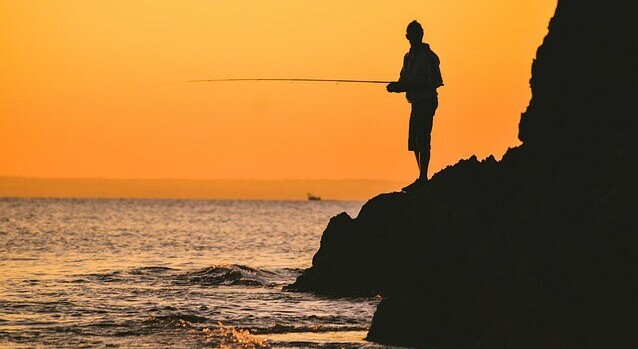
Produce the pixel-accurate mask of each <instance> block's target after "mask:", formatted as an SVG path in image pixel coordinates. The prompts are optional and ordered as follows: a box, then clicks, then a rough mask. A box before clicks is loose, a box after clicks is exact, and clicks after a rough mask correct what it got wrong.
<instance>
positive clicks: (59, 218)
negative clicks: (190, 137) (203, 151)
mask: <svg viewBox="0 0 638 349" xmlns="http://www.w3.org/2000/svg"><path fill="white" fill-rule="evenodd" d="M362 204H363V203H362V202H344V201H307V202H304V201H204V200H129V199H18V198H3V199H0V347H42V346H44V347H55V348H63V347H69V348H77V347H109V348H112V347H135V348H145V347H148V348H156V347H162V348H211V347H212V348H214V347H226V348H260V347H277V348H342V347H346V348H350V347H355V348H361V347H365V348H379V347H380V346H377V345H375V344H372V343H369V342H366V341H364V337H365V335H366V331H367V329H368V328H369V326H370V321H371V319H372V316H373V313H374V310H375V308H376V305H377V303H378V301H379V300H378V299H377V298H374V297H372V298H330V297H321V296H316V295H312V294H308V293H295V292H285V291H283V290H282V287H283V286H284V285H287V284H290V283H292V282H293V281H294V280H295V278H296V277H297V276H298V275H299V274H300V273H301V271H302V270H303V269H304V268H307V267H309V266H310V265H311V261H312V256H313V254H314V253H315V252H316V251H317V249H318V248H319V243H320V240H321V233H322V231H323V230H324V229H325V227H326V225H327V223H328V221H329V219H330V218H331V217H332V216H334V215H336V214H338V213H340V212H343V211H345V212H347V213H349V214H350V215H351V216H353V217H354V216H356V215H357V213H358V211H359V209H360V208H361V205H362Z"/></svg>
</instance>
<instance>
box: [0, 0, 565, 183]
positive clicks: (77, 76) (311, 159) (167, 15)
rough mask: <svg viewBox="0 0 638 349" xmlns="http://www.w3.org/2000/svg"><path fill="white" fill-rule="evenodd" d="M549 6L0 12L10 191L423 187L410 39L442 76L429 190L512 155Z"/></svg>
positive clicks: (536, 2)
mask: <svg viewBox="0 0 638 349" xmlns="http://www.w3.org/2000/svg"><path fill="white" fill-rule="evenodd" d="M555 5H556V0H520V1H505V0H483V1H476V0H473V1H463V0H455V1H313V2H310V1H298V0H291V1H240V2H235V1H209V0H202V1H192V0H186V1H158V0H149V1H137V0H135V1H130V0H126V1H115V0H108V1H107V0H104V1H97V0H96V1H84V0H81V1H80V0H78V1H74V0H65V1H26V0H16V1H12V0H4V1H2V2H0V48H1V49H0V176H30V177H105V178H182V179H219V178H224V179H250V178H254V179H342V178H346V179H361V178H366V179H388V180H401V181H405V180H410V179H412V178H414V177H415V176H416V174H417V171H416V165H415V164H414V159H413V155H412V154H411V153H408V151H407V145H406V143H407V140H406V139H407V121H408V114H409V105H408V104H407V102H406V101H405V98H404V97H403V96H402V95H397V94H388V93H387V92H385V87H384V86H383V85H348V84H339V85H337V84H323V83H294V84H291V83H265V82H259V83H212V84H211V83H187V82H186V81H187V80H189V79H201V78H214V77H215V78H226V77H297V78H299V77H311V78H350V79H380V80H389V79H396V78H397V76H398V72H399V70H400V68H401V63H402V57H403V54H404V53H405V51H406V50H407V49H408V47H409V45H408V42H407V41H406V40H405V38H404V32H405V26H406V25H407V23H408V22H410V21H411V20H412V19H417V20H419V21H420V22H421V23H423V24H424V27H425V41H426V42H429V43H430V44H431V46H432V48H433V49H434V50H435V52H437V54H438V55H439V57H440V58H441V61H442V64H441V69H442V73H443V79H444V81H445V86H444V87H442V88H440V89H439V102H440V104H439V110H438V111H437V115H436V118H435V122H434V131H433V144H432V151H433V155H432V162H431V167H430V173H433V172H436V171H438V170H440V169H441V168H443V167H445V166H447V165H449V164H453V163H455V162H457V161H458V160H459V159H460V158H466V157H468V156H470V155H472V154H477V155H478V156H479V157H480V158H483V157H485V156H487V155H489V154H495V155H496V156H497V158H500V156H501V155H502V154H503V153H504V152H505V151H506V150H507V148H508V147H511V146H515V145H517V144H518V140H517V137H516V135H517V130H518V122H519V118H520V113H521V112H522V111H524V109H525V107H526V106H527V103H528V102H529V99H530V90H529V78H530V65H531V62H532V59H533V58H534V55H535V52H536V48H537V47H538V46H539V45H540V44H541V42H542V39H543V37H544V36H545V34H546V33H547V25H548V22H549V19H550V18H551V16H552V14H553V11H554V8H555Z"/></svg>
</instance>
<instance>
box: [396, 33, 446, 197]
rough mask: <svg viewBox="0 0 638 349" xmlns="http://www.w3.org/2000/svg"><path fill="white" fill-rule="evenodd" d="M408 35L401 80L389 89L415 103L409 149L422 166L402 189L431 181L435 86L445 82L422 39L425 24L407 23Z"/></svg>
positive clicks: (412, 104) (432, 55)
mask: <svg viewBox="0 0 638 349" xmlns="http://www.w3.org/2000/svg"><path fill="white" fill-rule="evenodd" d="M405 37H406V38H407V39H408V41H409V42H410V51H408V52H407V53H406V54H405V56H404V57H403V68H402V69H401V74H400V75H399V81H396V82H391V83H389V84H388V85H387V87H386V89H387V90H388V92H395V93H400V92H405V93H406V94H405V96H406V98H407V100H408V102H409V103H410V105H411V106H412V111H411V112H410V130H409V134H408V150H409V151H413V152H414V155H415V157H416V163H417V165H418V167H419V177H418V178H417V179H416V180H415V181H414V182H413V183H412V184H410V185H408V186H406V187H404V188H403V191H405V192H410V191H413V190H415V189H417V188H419V187H421V186H423V185H424V184H425V183H426V182H427V181H428V163H429V162H430V133H431V132H432V122H433V119H434V113H435V112H436V108H437V107H438V105H439V102H438V97H437V92H436V89H437V88H438V87H440V86H443V79H442V78H441V70H440V69H439V63H440V61H439V57H438V56H437V55H436V54H435V53H434V52H433V51H432V50H431V49H430V45H428V44H426V43H423V27H422V26H421V24H420V23H419V22H417V21H412V22H410V24H408V27H407V30H406V34H405Z"/></svg>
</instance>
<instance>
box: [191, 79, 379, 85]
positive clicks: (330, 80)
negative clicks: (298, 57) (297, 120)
mask: <svg viewBox="0 0 638 349" xmlns="http://www.w3.org/2000/svg"><path fill="white" fill-rule="evenodd" d="M220 81H289V82H297V81H300V82H336V83H340V82H345V83H357V84H389V83H390V82H391V81H381V80H350V79H201V80H189V81H188V82H220Z"/></svg>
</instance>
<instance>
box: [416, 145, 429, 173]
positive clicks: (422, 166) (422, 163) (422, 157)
mask: <svg viewBox="0 0 638 349" xmlns="http://www.w3.org/2000/svg"><path fill="white" fill-rule="evenodd" d="M417 162H418V163H419V179H420V180H424V181H427V180H428V164H429V163H430V150H429V149H428V150H422V151H420V152H419V153H418V160H417Z"/></svg>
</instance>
